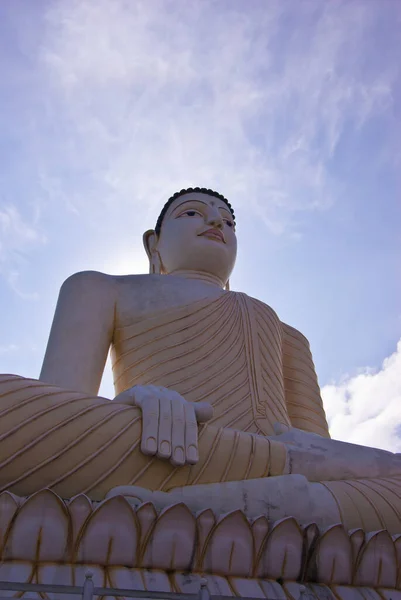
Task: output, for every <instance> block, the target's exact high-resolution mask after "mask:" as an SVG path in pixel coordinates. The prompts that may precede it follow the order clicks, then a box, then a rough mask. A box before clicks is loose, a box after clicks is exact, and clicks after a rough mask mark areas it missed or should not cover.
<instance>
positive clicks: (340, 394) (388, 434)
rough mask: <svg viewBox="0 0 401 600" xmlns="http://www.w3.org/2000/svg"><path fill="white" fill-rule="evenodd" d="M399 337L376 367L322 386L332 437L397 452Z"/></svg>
mask: <svg viewBox="0 0 401 600" xmlns="http://www.w3.org/2000/svg"><path fill="white" fill-rule="evenodd" d="M400 375H401V340H400V341H399V342H398V345H397V350H396V352H394V354H392V355H391V356H389V357H388V358H386V359H385V360H384V362H383V365H382V367H381V369H380V370H378V371H375V370H373V369H371V368H366V369H364V370H363V371H362V372H360V373H359V374H358V375H355V376H351V377H349V376H347V377H345V378H343V380H342V381H341V382H339V383H337V384H332V385H326V386H324V387H323V388H322V397H323V402H324V406H325V409H326V414H327V418H328V421H329V426H330V433H331V435H332V437H333V438H335V439H338V440H343V441H347V442H352V443H356V444H363V445H365V446H374V447H378V448H384V449H386V450H392V451H393V452H401V376H400Z"/></svg>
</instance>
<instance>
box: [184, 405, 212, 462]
mask: <svg viewBox="0 0 401 600" xmlns="http://www.w3.org/2000/svg"><path fill="white" fill-rule="evenodd" d="M205 404H206V403H205ZM209 406H210V405H209ZM195 411H196V405H195V404H193V403H192V402H187V403H186V404H184V413H185V454H186V457H187V462H188V463H189V464H190V465H196V463H197V462H198V460H199V452H198V423H197V420H196V414H195Z"/></svg>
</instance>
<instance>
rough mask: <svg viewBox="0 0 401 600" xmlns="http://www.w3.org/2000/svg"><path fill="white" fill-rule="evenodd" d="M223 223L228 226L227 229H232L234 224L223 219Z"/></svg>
mask: <svg viewBox="0 0 401 600" xmlns="http://www.w3.org/2000/svg"><path fill="white" fill-rule="evenodd" d="M224 222H225V224H226V225H228V226H229V227H234V223H233V222H232V221H229V220H228V219H224Z"/></svg>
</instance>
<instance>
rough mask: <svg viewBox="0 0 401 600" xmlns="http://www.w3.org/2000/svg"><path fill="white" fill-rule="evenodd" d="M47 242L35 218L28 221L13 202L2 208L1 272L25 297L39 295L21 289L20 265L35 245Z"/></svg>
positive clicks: (0, 216) (0, 209)
mask: <svg viewBox="0 0 401 600" xmlns="http://www.w3.org/2000/svg"><path fill="white" fill-rule="evenodd" d="M45 242H46V237H45V236H44V234H43V233H42V232H41V231H40V230H39V228H38V227H37V225H36V223H35V220H34V219H33V222H32V223H28V222H27V220H26V219H25V218H24V217H23V216H22V214H21V212H20V211H19V210H18V208H17V207H16V206H14V205H13V204H9V205H8V206H4V208H0V274H2V275H3V276H5V278H6V280H7V282H8V284H9V285H10V287H11V288H12V289H13V290H14V291H15V292H16V293H17V294H18V295H19V296H21V297H22V298H24V299H36V297H37V295H36V294H31V293H25V292H22V291H21V290H20V288H19V282H18V280H19V273H18V267H19V266H20V265H21V264H22V263H24V262H25V261H26V257H27V253H28V252H29V251H30V250H31V249H32V248H33V247H35V246H36V245H38V244H43V243H45Z"/></svg>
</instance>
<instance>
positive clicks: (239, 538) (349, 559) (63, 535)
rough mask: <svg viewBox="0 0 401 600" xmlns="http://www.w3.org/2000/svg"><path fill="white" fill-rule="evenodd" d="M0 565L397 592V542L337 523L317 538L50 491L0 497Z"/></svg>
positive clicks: (175, 509)
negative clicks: (99, 568)
mask: <svg viewBox="0 0 401 600" xmlns="http://www.w3.org/2000/svg"><path fill="white" fill-rule="evenodd" d="M0 560H1V561H2V562H6V563H7V562H8V561H29V562H32V563H34V564H42V563H53V564H54V563H69V564H71V563H72V564H87V565H88V564H93V565H101V566H103V567H109V568H111V567H117V566H121V565H124V566H126V567H131V568H142V569H158V570H162V571H170V572H171V571H177V572H179V571H185V572H193V573H213V574H215V575H216V576H217V575H221V576H229V577H237V578H250V577H253V578H255V577H257V578H258V579H269V580H284V581H313V582H317V583H320V584H325V585H329V586H331V585H357V586H369V587H375V588H398V589H401V534H400V535H398V536H393V537H391V536H390V534H389V533H388V532H387V531H384V530H382V531H377V532H371V533H364V532H363V531H362V530H361V529H358V530H353V531H349V532H347V531H345V530H344V528H343V526H342V525H338V524H337V525H333V526H331V527H329V528H328V529H326V530H325V531H319V530H318V528H317V526H316V525H315V524H313V523H312V524H310V525H308V526H306V527H300V526H299V524H298V523H297V522H296V520H295V519H294V518H292V517H288V518H285V519H282V520H281V521H277V522H275V523H269V522H268V520H267V519H266V517H264V516H261V517H259V518H257V519H256V520H254V521H253V522H251V521H249V520H248V519H247V518H246V517H245V515H244V514H243V513H242V512H241V511H234V512H231V513H229V514H227V515H224V516H222V517H220V518H217V517H216V516H215V515H214V513H213V512H212V511H211V510H210V509H208V510H204V511H203V512H201V513H199V514H198V515H194V514H192V513H191V511H190V510H189V509H188V507H187V506H185V505H184V504H174V505H172V506H170V507H168V508H166V509H164V510H163V511H161V512H160V513H157V511H156V509H155V508H154V506H153V505H152V504H151V503H145V504H142V505H140V506H139V507H137V508H134V507H133V506H131V505H130V504H129V503H128V501H127V500H125V499H124V498H123V497H122V496H115V497H113V498H110V499H108V500H105V501H104V502H101V503H92V502H91V501H90V500H89V499H88V498H87V497H86V496H83V495H80V496H77V497H75V498H73V499H72V500H71V501H68V502H65V501H63V500H62V499H61V498H59V497H58V496H57V495H56V494H54V493H53V492H52V491H50V490H42V491H41V492H38V493H37V494H34V495H32V496H30V497H29V498H26V499H25V498H18V497H17V496H14V495H13V494H11V493H8V492H4V493H3V494H1V495H0Z"/></svg>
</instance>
